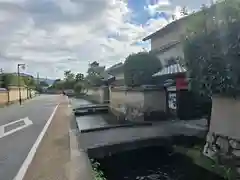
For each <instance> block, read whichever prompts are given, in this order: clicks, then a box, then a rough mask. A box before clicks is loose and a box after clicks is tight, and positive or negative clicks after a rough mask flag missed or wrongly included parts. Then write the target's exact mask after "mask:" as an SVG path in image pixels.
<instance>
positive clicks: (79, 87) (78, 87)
mask: <svg viewBox="0 0 240 180" xmlns="http://www.w3.org/2000/svg"><path fill="white" fill-rule="evenodd" d="M82 90H83V85H82V83H80V82H77V83H76V84H75V85H74V92H75V93H81V91H82Z"/></svg>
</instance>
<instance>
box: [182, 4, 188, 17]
mask: <svg viewBox="0 0 240 180" xmlns="http://www.w3.org/2000/svg"><path fill="white" fill-rule="evenodd" d="M180 13H181V15H182V16H187V15H188V14H189V12H188V10H187V7H186V6H183V7H182V8H181V11H180Z"/></svg>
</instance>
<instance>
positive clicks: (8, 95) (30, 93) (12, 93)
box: [0, 86, 36, 104]
mask: <svg viewBox="0 0 240 180" xmlns="http://www.w3.org/2000/svg"><path fill="white" fill-rule="evenodd" d="M20 90H21V98H22V100H26V99H28V98H30V97H34V96H35V95H36V92H35V91H34V90H29V89H27V88H26V87H21V88H20ZM18 100H19V89H18V87H16V86H10V87H9V88H8V89H5V90H4V89H1V90H0V104H7V103H11V102H14V101H18Z"/></svg>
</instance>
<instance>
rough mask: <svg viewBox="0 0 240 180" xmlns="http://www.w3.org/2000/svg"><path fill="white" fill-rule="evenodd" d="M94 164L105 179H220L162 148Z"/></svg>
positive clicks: (120, 155)
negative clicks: (98, 167)
mask: <svg viewBox="0 0 240 180" xmlns="http://www.w3.org/2000/svg"><path fill="white" fill-rule="evenodd" d="M97 161H98V162H99V163H100V170H102V171H103V173H104V175H105V177H106V179H107V180H223V178H220V177H219V176H217V175H215V174H213V173H210V172H209V171H206V170H205V169H203V168H201V167H199V166H196V165H194V164H193V163H192V161H191V159H190V158H187V157H185V156H183V155H180V154H176V153H170V152H169V150H167V149H164V148H162V147H149V148H143V149H138V150H132V151H126V152H123V153H118V154H115V155H112V156H108V157H105V158H103V159H98V160H97Z"/></svg>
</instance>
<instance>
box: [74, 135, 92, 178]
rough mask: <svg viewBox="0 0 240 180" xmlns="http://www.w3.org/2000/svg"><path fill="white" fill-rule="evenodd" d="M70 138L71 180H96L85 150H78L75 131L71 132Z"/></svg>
mask: <svg viewBox="0 0 240 180" xmlns="http://www.w3.org/2000/svg"><path fill="white" fill-rule="evenodd" d="M69 137H70V158H71V165H70V177H69V179H70V180H94V176H93V171H92V165H91V163H90V160H89V158H88V155H87V153H86V152H85V151H84V150H80V149H79V148H78V142H77V136H76V132H75V131H74V130H70V131H69Z"/></svg>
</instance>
